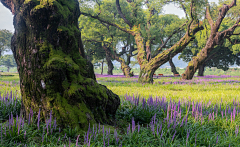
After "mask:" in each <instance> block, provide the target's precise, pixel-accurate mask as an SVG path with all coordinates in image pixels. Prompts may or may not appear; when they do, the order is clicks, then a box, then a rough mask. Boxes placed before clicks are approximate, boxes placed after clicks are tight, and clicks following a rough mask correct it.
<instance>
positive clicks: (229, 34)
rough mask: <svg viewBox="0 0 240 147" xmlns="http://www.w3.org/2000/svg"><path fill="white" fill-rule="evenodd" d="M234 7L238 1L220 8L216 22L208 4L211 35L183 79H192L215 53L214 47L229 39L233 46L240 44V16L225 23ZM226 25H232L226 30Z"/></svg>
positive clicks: (232, 17)
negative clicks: (238, 28)
mask: <svg viewBox="0 0 240 147" xmlns="http://www.w3.org/2000/svg"><path fill="white" fill-rule="evenodd" d="M234 6H236V0H232V1H231V3H230V4H229V5H226V4H222V6H221V7H220V8H219V13H218V15H217V17H216V21H215V22H214V17H212V16H211V13H210V5H209V4H208V5H207V6H206V19H207V21H208V23H209V25H210V29H211V33H210V35H209V36H208V39H207V41H206V44H205V46H204V48H203V49H202V50H201V51H200V52H199V53H198V54H197V56H195V57H193V59H192V61H190V62H189V64H188V66H187V69H186V71H185V72H184V73H183V74H182V79H185V80H190V79H192V78H193V75H194V73H195V72H196V71H197V69H198V68H199V67H200V65H202V64H204V63H205V61H206V60H207V58H208V57H209V56H210V54H211V53H213V52H212V51H213V50H214V47H216V46H217V45H222V44H223V43H224V41H225V40H226V39H228V41H229V42H230V43H231V44H237V43H240V40H239V38H236V36H238V37H239V36H240V31H239V30H237V27H239V26H240V24H239V23H240V18H239V16H237V17H234V15H232V16H231V18H230V19H229V20H228V21H227V22H226V21H225V22H224V18H225V16H226V15H227V12H228V11H229V10H230V9H231V8H232V7H234ZM238 14H239V10H238ZM226 23H229V24H231V25H230V26H231V27H227V28H225V26H226V25H225V24H226ZM227 26H229V25H227ZM235 30H236V31H235Z"/></svg>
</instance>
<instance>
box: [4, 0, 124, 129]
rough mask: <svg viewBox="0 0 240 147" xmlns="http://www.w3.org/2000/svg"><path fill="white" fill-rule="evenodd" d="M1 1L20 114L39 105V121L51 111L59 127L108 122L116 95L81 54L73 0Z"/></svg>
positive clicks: (114, 106)
mask: <svg viewBox="0 0 240 147" xmlns="http://www.w3.org/2000/svg"><path fill="white" fill-rule="evenodd" d="M1 2H2V3H3V4H4V6H6V7H7V8H9V9H10V10H14V12H13V13H14V14H15V15H14V27H15V30H16V31H15V33H14V36H13V37H12V47H11V48H12V51H13V55H14V58H15V60H16V62H17V66H18V67H17V69H18V72H19V77H20V89H21V95H22V108H21V115H22V116H23V117H25V118H26V117H27V116H28V114H29V112H30V108H31V109H32V110H33V112H38V111H39V108H40V109H41V120H43V121H44V120H46V119H47V118H48V117H49V115H50V111H52V115H53V117H56V120H57V123H58V124H59V125H60V126H61V127H67V126H70V127H72V128H75V127H76V128H77V129H79V130H87V128H88V125H89V123H90V124H91V125H93V124H94V123H96V122H100V123H108V124H111V122H112V120H111V118H112V117H110V116H114V115H115V113H116V110H117V108H118V106H119V104H120V99H119V97H118V96H117V95H116V94H114V93H113V92H112V91H110V90H109V89H107V88H106V87H105V86H103V85H100V84H98V83H97V82H96V78H95V75H94V72H93V66H92V64H91V63H89V62H88V61H87V60H86V59H85V55H84V50H83V47H82V42H81V34H80V31H79V29H78V18H79V15H80V11H79V4H78V1H77V0H41V1H38V0H28V1H25V2H24V1H22V0H14V1H12V4H14V5H13V6H8V4H9V3H8V2H9V0H2V1H1ZM12 7H13V8H12Z"/></svg>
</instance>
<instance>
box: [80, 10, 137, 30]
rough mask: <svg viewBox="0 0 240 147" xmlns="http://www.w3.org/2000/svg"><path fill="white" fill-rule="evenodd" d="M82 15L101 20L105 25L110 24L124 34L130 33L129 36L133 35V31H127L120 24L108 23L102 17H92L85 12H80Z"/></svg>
mask: <svg viewBox="0 0 240 147" xmlns="http://www.w3.org/2000/svg"><path fill="white" fill-rule="evenodd" d="M80 14H82V15H84V16H88V17H91V18H94V19H97V20H99V21H100V22H104V23H106V24H108V25H111V26H114V27H116V28H118V29H120V30H122V31H123V32H126V33H129V34H131V35H132V34H133V32H132V31H129V30H127V29H126V28H124V27H122V26H120V25H118V24H115V23H112V22H108V21H106V20H104V19H102V18H100V17H98V16H92V15H91V14H88V13H84V12H80Z"/></svg>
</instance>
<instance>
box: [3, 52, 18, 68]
mask: <svg viewBox="0 0 240 147" xmlns="http://www.w3.org/2000/svg"><path fill="white" fill-rule="evenodd" d="M0 65H5V66H7V67H8V72H9V68H10V67H17V64H16V61H15V59H14V57H13V55H4V56H3V57H1V58H0Z"/></svg>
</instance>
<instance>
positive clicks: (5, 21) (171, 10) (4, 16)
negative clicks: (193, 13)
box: [0, 0, 218, 32]
mask: <svg viewBox="0 0 240 147" xmlns="http://www.w3.org/2000/svg"><path fill="white" fill-rule="evenodd" d="M209 2H216V3H217V2H218V0H209ZM164 12H165V14H176V15H178V16H179V17H180V18H181V17H184V16H185V14H184V12H183V11H182V10H181V9H179V8H177V7H176V6H174V5H173V4H169V5H167V6H165V8H164ZM1 29H7V30H10V31H12V32H14V27H13V15H12V13H11V11H10V10H8V9H7V8H6V7H4V6H3V5H2V3H1V2H0V30H1Z"/></svg>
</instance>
